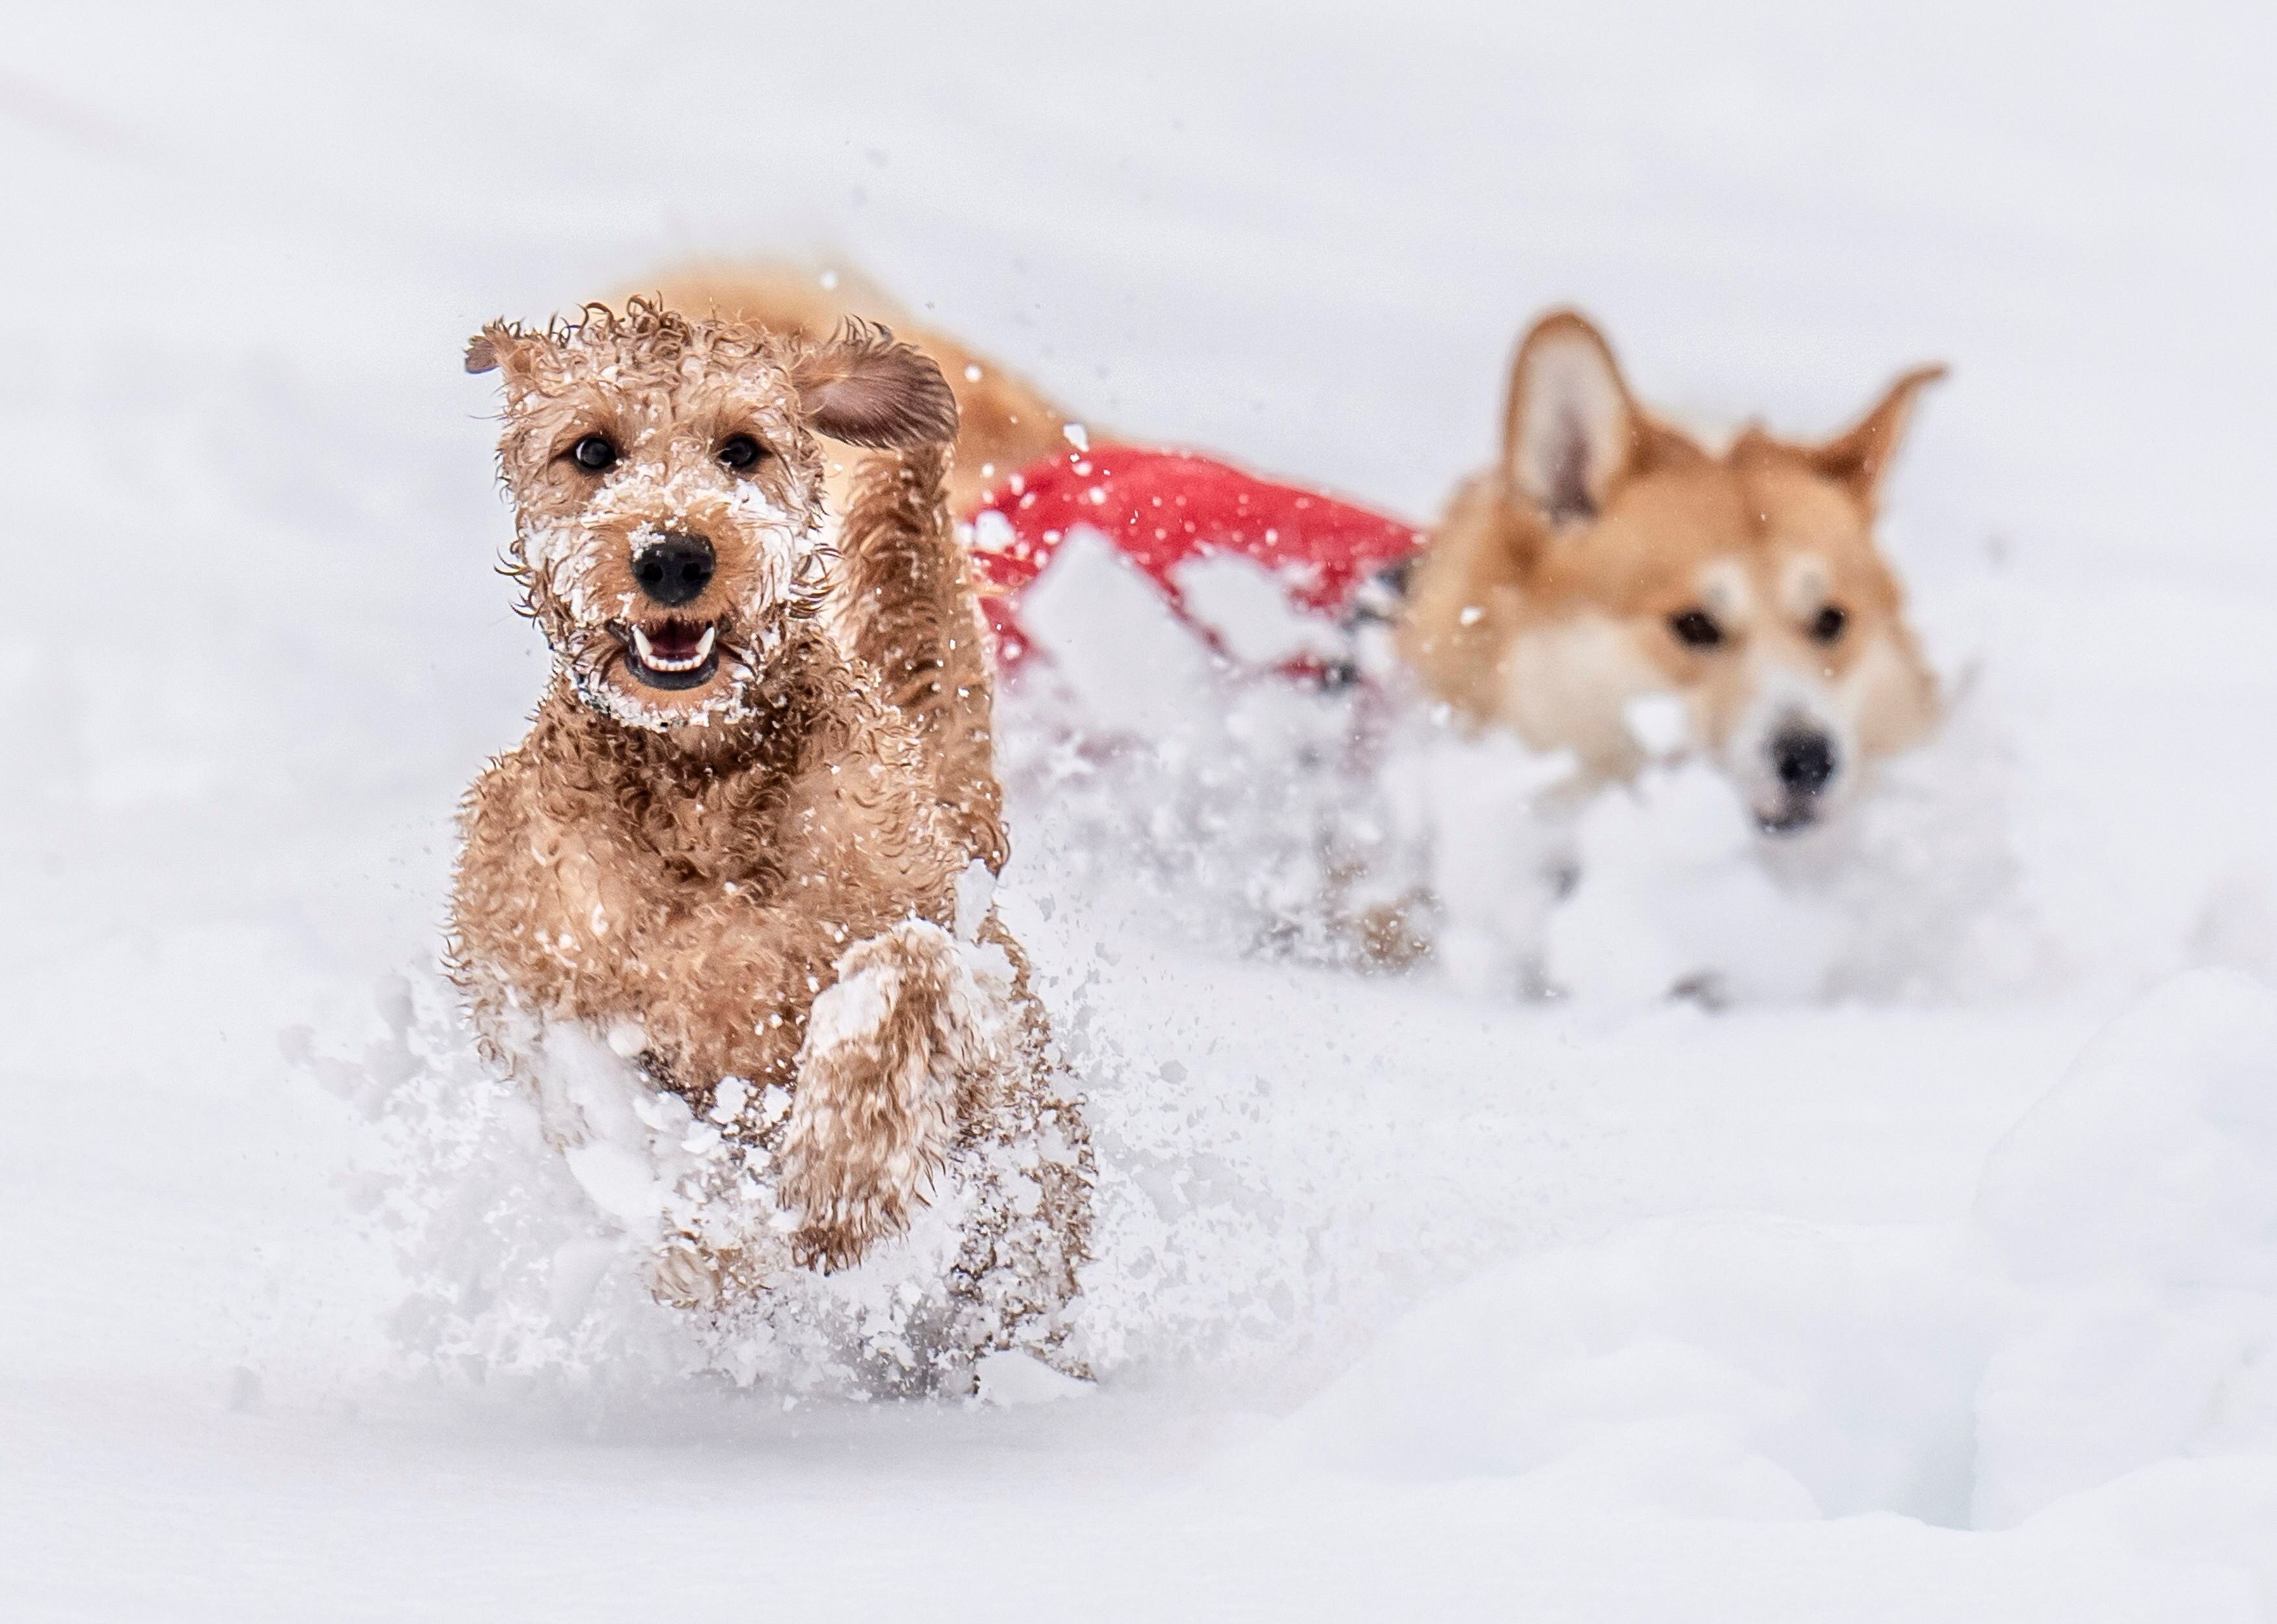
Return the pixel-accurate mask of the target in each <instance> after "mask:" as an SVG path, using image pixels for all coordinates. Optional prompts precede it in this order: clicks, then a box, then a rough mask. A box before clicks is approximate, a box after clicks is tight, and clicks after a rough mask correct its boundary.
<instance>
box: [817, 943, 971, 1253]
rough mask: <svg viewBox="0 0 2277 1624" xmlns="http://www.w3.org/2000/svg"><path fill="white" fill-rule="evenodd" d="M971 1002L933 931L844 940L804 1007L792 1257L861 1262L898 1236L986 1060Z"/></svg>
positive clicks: (967, 986)
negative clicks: (831, 980) (834, 976)
mask: <svg viewBox="0 0 2277 1624" xmlns="http://www.w3.org/2000/svg"><path fill="white" fill-rule="evenodd" d="M980 1001H981V995H980V994H979V990H978V989H977V988H976V987H975V985H974V983H973V979H972V975H971V972H970V971H969V970H967V969H966V968H965V967H964V964H963V961H962V960H961V959H960V958H959V957H958V954H957V946H956V941H955V940H954V938H952V937H950V936H949V934H948V932H947V931H945V930H941V929H940V926H938V925H933V924H928V923H926V922H924V921H922V920H914V919H913V920H907V921H904V922H902V923H901V924H898V925H896V926H895V927H894V928H893V929H892V930H888V931H887V932H886V933H885V934H884V935H882V936H876V937H871V938H870V939H869V940H868V941H865V942H860V943H857V944H856V945H854V946H853V947H851V948H849V949H848V950H847V952H846V954H845V956H844V957H843V958H841V960H839V961H838V981H837V984H836V985H835V986H833V987H832V988H830V989H829V990H827V991H826V992H824V993H823V994H822V995H821V997H819V998H817V999H815V1001H814V1013H813V1014H812V1015H811V1017H810V1018H809V1020H808V1022H807V1028H806V1042H805V1044H804V1046H803V1048H801V1049H800V1051H799V1056H798V1073H797V1087H796V1089H795V1090H794V1091H793V1095H792V1100H791V1112H790V1121H789V1123H788V1126H787V1127H786V1130H785V1135H784V1140H783V1148H782V1160H783V1178H782V1184H781V1195H782V1197H783V1199H784V1201H785V1203H786V1204H788V1205H790V1206H795V1207H796V1208H797V1209H798V1210H799V1211H800V1213H801V1215H802V1218H801V1224H800V1227H799V1229H798V1231H797V1233H796V1235H795V1236H794V1245H795V1248H796V1252H797V1256H798V1259H799V1261H800V1262H801V1263H803V1264H819V1265H820V1266H822V1267H823V1268H826V1269H837V1268H844V1267H846V1266H848V1265H849V1264H854V1263H856V1262H857V1261H859V1260H860V1258H861V1256H862V1255H863V1253H864V1252H865V1251H867V1250H868V1249H869V1248H870V1247H871V1246H872V1244H873V1243H875V1242H876V1241H881V1240H885V1239H887V1238H888V1237H890V1236H893V1235H897V1234H899V1233H902V1231H903V1230H904V1229H906V1228H908V1227H909V1222H910V1209H911V1207H912V1206H913V1205H915V1204H916V1203H918V1202H920V1201H922V1200H923V1199H924V1196H925V1189H926V1188H927V1186H928V1185H930V1183H931V1182H932V1180H933V1176H934V1175H935V1174H936V1173H938V1172H940V1168H941V1166H942V1165H943V1164H944V1163H946V1162H947V1160H948V1153H949V1150H950V1148H951V1147H952V1146H953V1145H954V1144H955V1142H956V1133H957V1126H958V1101H959V1097H960V1096H961V1095H962V1094H963V1092H964V1091H965V1089H967V1087H968V1086H969V1085H970V1084H971V1082H972V1081H974V1080H976V1079H978V1078H979V1077H980V1076H982V1075H983V1074H985V1073H986V1070H987V1068H989V1067H990V1066H992V1065H994V1063H995V1061H996V1056H995V1055H994V1039H993V1038H992V1036H991V1033H990V1028H989V1023H988V1022H987V1021H986V1020H985V1019H984V1018H983V1012H982V1011H981V1009H980V1008H979V1004H980Z"/></svg>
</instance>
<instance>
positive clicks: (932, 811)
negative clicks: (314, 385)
mask: <svg viewBox="0 0 2277 1624" xmlns="http://www.w3.org/2000/svg"><path fill="white" fill-rule="evenodd" d="M467 368H468V370H469V371H471V372H483V371H488V370H491V369H493V368H495V369H497V370H498V371H499V373H500V374H501V375H502V376H503V378H504V381H505V389H506V413H505V429H504V432H503V435H502V436H501V438H500V441H499V466H500V470H501V473H502V475H503V478H504V481H505V482H506V486H507V488H508V489H509V491H510V493H511V494H512V497H513V498H514V509H515V530H514V542H513V544H512V548H511V550H510V553H509V563H508V567H509V570H510V572H511V573H513V574H514V577H515V578H516V579H517V580H518V581H520V582H521V584H522V588H523V592H524V597H525V605H526V610H527V612H528V613H529V615H530V616H531V617H532V618H535V619H536V620H537V623H538V625H539V626H540V627H541V629H542V630H543V631H544V632H545V638H546V641H547V642H548V643H549V644H550V645H551V646H552V651H553V656H554V664H553V675H552V681H551V683H550V685H549V687H548V688H547V691H546V694H545V700H544V702H542V704H541V705H540V707H539V710H538V712H537V719H536V722H535V725H533V726H532V727H531V729H530V732H529V736H528V737H527V738H526V739H524V740H523V741H522V744H521V745H520V746H519V747H516V748H515V749H514V750H512V751H510V752H508V753H507V754H506V755H504V756H502V757H500V758H499V760H498V761H496V762H495V763H492V764H491V767H490V769H489V770H487V771H486V772H485V773H484V775H483V776H482V778H480V779H479V780H477V782H476V785H475V786H474V788H473V789H472V791H471V792H470V793H469V795H468V801H467V804H466V808H465V812H464V817H463V823H464V831H465V846H464V849H463V851H462V853H461V858H460V862H459V869H458V876H457V884H456V889H455V895H454V899H453V927H454V945H453V957H454V962H455V963H456V964H457V966H458V967H459V970H460V974H461V980H462V983H463V984H464V985H465V986H466V987H467V989H468V992H469V995H470V1000H471V1003H472V1005H473V1007H474V1010H475V1013H476V1020H477V1023H478V1026H479V1028H480V1029H481V1030H482V1032H483V1034H484V1038H485V1042H486V1044H487V1046H488V1047H489V1048H490V1049H491V1051H492V1052H493V1055H494V1057H495V1058H496V1059H499V1060H501V1061H502V1062H504V1063H506V1064H507V1065H509V1066H522V1064H523V1063H524V1061H525V1059H527V1057H529V1056H530V1055H532V1054H538V1055H541V1056H542V1054H543V1052H544V1051H545V1040H544V1038H543V1036H533V1034H534V1033H542V1031H543V1029H544V1028H548V1027H552V1028H559V1027H561V1026H564V1025H567V1026H570V1027H575V1028H582V1029H583V1031H585V1032H588V1033H590V1034H596V1035H605V1040H606V1042H607V1043H608V1045H609V1046H610V1047H611V1048H613V1049H614V1050H615V1051H616V1052H617V1053H618V1054H620V1055H621V1056H624V1057H626V1058H627V1059H631V1060H633V1061H635V1062H636V1064H637V1065H638V1066H639V1067H640V1068H641V1070H642V1072H643V1073H644V1074H645V1075H646V1077H647V1078H648V1079H649V1080H650V1081H651V1083H652V1084H654V1085H659V1088H658V1090H657V1091H658V1092H660V1094H662V1095H665V1096H670V1097H676V1100H677V1101H678V1102H684V1105H685V1109H684V1110H682V1111H680V1112H679V1116H678V1117H675V1118H674V1119H673V1120H674V1122H678V1121H680V1120H682V1119H686V1120H688V1121H689V1122H691V1123H695V1122H696V1119H697V1117H699V1116H700V1117H701V1119H702V1121H701V1123H699V1124H697V1126H696V1127H693V1128H691V1130H690V1131H691V1133H692V1134H693V1135H694V1138H693V1139H692V1140H691V1142H700V1143H702V1144H704V1146H705V1147H706V1150H707V1154H710V1155H711V1157H712V1160H711V1161H710V1162H708V1163H707V1164H706V1166H707V1168H708V1169H709V1171H708V1172H706V1173H705V1178H706V1179H707V1180H709V1182H708V1183H707V1184H706V1185H705V1192H707V1193H706V1194H705V1195H704V1199H703V1200H698V1201H694V1204H693V1205H691V1204H690V1202H689V1201H686V1200H683V1201H681V1202H679V1203H677V1204H674V1203H666V1207H667V1218H668V1220H669V1221H668V1222H667V1224H666V1226H665V1227H666V1230H667V1231H669V1232H670V1233H659V1236H658V1240H659V1246H660V1248H661V1252H660V1256H659V1265H658V1272H657V1289H658V1291H659V1295H662V1296H665V1297H666V1298H668V1299H672V1300H675V1301H682V1302H684V1303H689V1304H705V1305H713V1304H718V1303H720V1302H724V1301H729V1300H731V1299H733V1298H735V1297H736V1296H737V1295H742V1296H743V1297H745V1298H747V1299H748V1298H750V1297H752V1296H755V1295H764V1294H765V1288H766V1286H767V1285H768V1283H769V1281H770V1280H771V1279H779V1278H780V1277H781V1271H782V1270H783V1269H785V1268H787V1267H790V1266H793V1265H795V1264H805V1265H819V1266H821V1267H824V1268H829V1269H836V1268H843V1267H847V1266H849V1265H852V1264H857V1263H859V1262H861V1261H862V1260H863V1259H864V1258H865V1257H866V1256H870V1255H871V1254H872V1252H873V1250H874V1248H877V1247H878V1246H879V1244H880V1242H883V1241H887V1240H889V1239H891V1238H893V1237H895V1236H896V1235H899V1234H901V1233H903V1232H904V1231H905V1230H906V1229H907V1228H908V1227H909V1226H910V1223H911V1221H912V1218H913V1217H914V1215H915V1212H916V1210H917V1209H918V1207H919V1206H920V1205H922V1204H923V1203H925V1201H926V1200H927V1198H928V1194H929V1192H930V1191H931V1189H932V1188H933V1183H934V1181H935V1180H937V1179H939V1178H940V1177H941V1176H942V1174H943V1172H944V1170H945V1169H948V1168H949V1167H950V1165H951V1164H952V1163H953V1162H954V1161H956V1159H957V1158H958V1157H961V1156H962V1157H965V1158H966V1159H967V1161H969V1162H971V1165H972V1166H973V1167H975V1168H979V1169H981V1171H980V1172H975V1173H974V1174H973V1175H972V1177H971V1178H969V1179H967V1180H965V1184H966V1185H967V1186H969V1187H971V1188H968V1189H967V1190H966V1191H965V1195H966V1196H967V1197H968V1199H966V1200H965V1201H964V1203H963V1207H962V1208H961V1209H960V1210H962V1211H963V1213H964V1217H963V1220H962V1221H963V1223H964V1224H965V1226H966V1227H967V1229H968V1231H969V1232H970V1233H968V1234H967V1235H966V1237H965V1244H964V1246H963V1250H962V1252H961V1254H960V1255H959V1257H958V1261H957V1262H956V1265H955V1268H954V1270H953V1272H954V1274H955V1276H956V1279H954V1280H953V1281H952V1282H951V1285H952V1287H953V1291H954V1294H956V1296H957V1297H958V1299H959V1300H960V1301H961V1302H962V1303H963V1309H964V1310H965V1311H964V1312H963V1316H962V1326H963V1330H962V1332H961V1333H960V1334H962V1335H963V1336H964V1337H965V1339H966V1340H967V1341H968V1343H969V1344H970V1345H971V1346H970V1348H969V1350H968V1351H985V1350H986V1349H987V1348H989V1347H1016V1346H1024V1347H1032V1348H1035V1349H1037V1350H1038V1351H1039V1352H1042V1353H1044V1354H1045V1355H1047V1356H1050V1355H1051V1354H1052V1353H1053V1351H1054V1350H1055V1349H1056V1348H1058V1347H1059V1346H1060V1344H1061V1341H1062V1336H1063V1332H1064V1330H1065V1326H1064V1324H1062V1310H1063V1309H1064V1308H1065V1305H1066V1304H1067V1303H1068V1301H1070V1298H1071V1297H1072V1296H1073V1294H1074V1290H1075V1284H1074V1278H1073V1271H1074V1267H1075V1264H1077V1262H1078V1260H1079V1259H1080V1257H1081V1256H1082V1251H1083V1245H1084V1240H1085V1226H1086V1223H1087V1214H1088V1207H1087V1165H1088V1150H1087V1142H1086V1140H1085V1135H1084V1132H1083V1128H1082V1124H1081V1121H1080V1119H1079V1118H1078V1115H1077V1113H1076V1112H1075V1111H1074V1110H1073V1108H1072V1107H1071V1106H1070V1104H1067V1103H1066V1102H1064V1101H1062V1100H1059V1099H1056V1098H1055V1097H1053V1096H1052V1091H1051V1089H1050V1087H1049V1068H1048V1066H1047V1061H1046V1059H1045V1054H1044V1049H1045V1028H1044V1025H1043V1019H1042V1015H1041V1013H1040V1010H1039V1008H1038V1006H1036V1004H1035V1002H1034V999H1033V998H1032V995H1031V994H1030V992H1029V990H1028V988H1027V983H1026V973H1025V966H1024V961H1023V960H1021V958H1020V955H1019V952H1018V948H1017V945H1016V944H1015V943H1014V942H1013V941H1012V940H1011V938H1010V937H1009V935H1007V934H1006V933H1005V932H1004V930H1002V928H1001V925H1000V924H999V923H998V922H997V921H996V919H995V916H994V912H993V910H992V908H991V907H990V906H989V900H988V892H989V889H990V886H991V885H992V884H993V875H994V870H996V869H999V868H1001V865H1002V862H1003V861H1004V856H1005V842H1004V835H1003V830H1002V823H1001V791H1000V789H999V786H998V784H997V781H996V778H995V775H994V767H993V761H992V755H991V749H990V739H989V732H988V716H989V707H990V701H991V694H990V687H989V678H988V668H987V665H986V657H985V655H984V653H983V651H982V647H981V643H980V634H979V622H978V618H977V614H976V610H975V605H974V600H973V596H972V589H971V582H970V581H969V579H968V576H967V572H966V566H965V562H964V559H963V556H962V553H961V551H960V550H959V549H958V547H957V545H956V542H955V540H954V538H953V537H952V535H951V534H950V532H949V529H948V520H947V516H946V510H945V506H944V497H943V485H944V480H945V476H946V473H947V467H948V450H947V444H948V441H949V440H950V439H951V438H952V437H953V436H954V435H955V433H956V421H957V414H956V403H955V400H954V398H952V396H951V394H950V392H949V391H948V387H947V385H946V383H944V381H943V380H942V378H941V376H940V372H939V371H938V369H937V368H935V367H934V366H933V363H932V362H931V361H929V360H925V359H924V358H923V357H922V356H920V355H918V353H916V352H915V351H913V350H912V349H910V347H909V346H907V345H901V344H897V343H895V342H894V341H893V340H892V338H891V336H890V335H889V334H887V333H886V332H884V331H883V330H879V329H875V328H871V327H866V326H864V325H863V324H861V323H849V324H848V325H847V326H846V327H845V328H843V329H842V330H841V331H840V332H839V333H838V335H837V336H836V337H835V338H828V339H817V338H811V337H806V336H803V335H792V334H777V333H769V332H765V331H762V330H756V329H751V328H748V327H740V326H736V327H730V326H723V325H718V324H713V323H705V322H700V321H689V320H686V319H683V318H682V317H681V316H678V315H672V314H669V313H666V312H664V311H661V310H659V309H657V308H655V307H652V306H650V305H647V304H644V303H643V302H640V301H637V300H636V301H632V302H631V303H629V304H628V306H627V307H626V308H625V310H624V312H623V313H622V314H621V315H620V314H616V313H614V312H613V311H611V310H610V309H609V308H608V307H605V306H598V305H595V306H589V307H586V309H585V312H584V314H583V319H582V320H581V321H580V322H579V323H576V324H575V325H561V324H557V325H555V326H554V327H552V328H551V329H549V330H545V331H542V332H540V331H529V330H522V329H520V328H517V327H510V326H507V325H505V324H503V323H497V324H493V325H491V326H490V327H488V328H486V329H484V331H483V332H482V334H481V335H480V336H478V337H477V338H475V339H474V340H473V341H472V343H471V344H470V345H469V346H468V354H467ZM817 435H827V436H831V437H832V438H834V439H836V440H839V441H841V442H844V443H847V444H855V445H861V446H866V447H872V448H877V449H878V450H879V452H880V453H881V454H880V455H876V456H873V457H872V458H871V459H868V461H867V463H866V464H865V466H864V467H863V469H862V470H861V472H860V474H859V475H858V477H857V479H856V480H855V482H854V485H853V490H854V494H853V497H852V500H851V505H850V509H849V512H847V513H846V515H845V517H844V520H843V522H842V524H838V525H834V524H833V523H832V521H831V520H830V517H829V514H828V512H827V504H826V497H825V490H824V480H823V468H822V456H821V452H820V451H819V448H818V445H817V443H816V436H817ZM528 1069H532V1070H536V1069H539V1067H538V1066H536V1065H534V1064H533V1065H531V1066H529V1067H528ZM539 1081H541V1083H542V1082H543V1079H542V1078H541V1079H539ZM786 1097H787V1108H786V1104H785V1100H786ZM636 1104H639V1102H637V1101H636ZM648 1119H649V1117H648V1116H645V1115H644V1116H643V1120H648ZM704 1124H709V1125H714V1126H716V1127H717V1128H718V1130H719V1131H718V1132H717V1133H716V1134H715V1133H712V1128H711V1127H705V1126H703V1125H704ZM674 1131H677V1129H676V1128H675V1130H674ZM706 1135H709V1137H708V1138H707V1137H706ZM715 1140H716V1141H719V1142H720V1144H714V1143H713V1142H712V1141H715ZM983 1141H986V1142H987V1143H986V1145H984V1144H983V1143H982V1142H983ZM721 1144H724V1146H725V1150H724V1151H722V1150H720V1145H721ZM1039 1145H1040V1146H1041V1147H1042V1148H1041V1150H1039V1149H1038V1147H1039ZM1008 1147H1009V1149H1008ZM984 1150H985V1151H986V1154H985V1155H984V1154H982V1152H983V1151H984ZM723 1155H724V1156H726V1157H727V1159H726V1160H724V1161H723V1160H721V1159H720V1157H722V1156H723ZM976 1158H977V1159H976ZM1015 1168H1017V1169H1021V1170H1024V1171H1018V1172H1015V1171H1008V1170H1010V1169H1015ZM976 1191H977V1194H976V1193H974V1192H976ZM684 1194H685V1192H683V1195H684ZM691 1199H693V1198H691ZM740 1208H749V1209H750V1210H749V1212H748V1213H741V1214H740V1215H739V1212H738V1211H737V1210H735V1209H740ZM744 1220H749V1221H744ZM1015 1230H1017V1232H1018V1233H1017V1234H1015V1233H1013V1232H1014V1231H1015ZM786 1231H788V1243H787V1244H786V1242H785V1241H784V1240H783V1236H784V1233H785V1232H786ZM976 1305H978V1306H976ZM1055 1362H1062V1363H1065V1362H1067V1361H1065V1360H1056V1361H1055Z"/></svg>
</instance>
